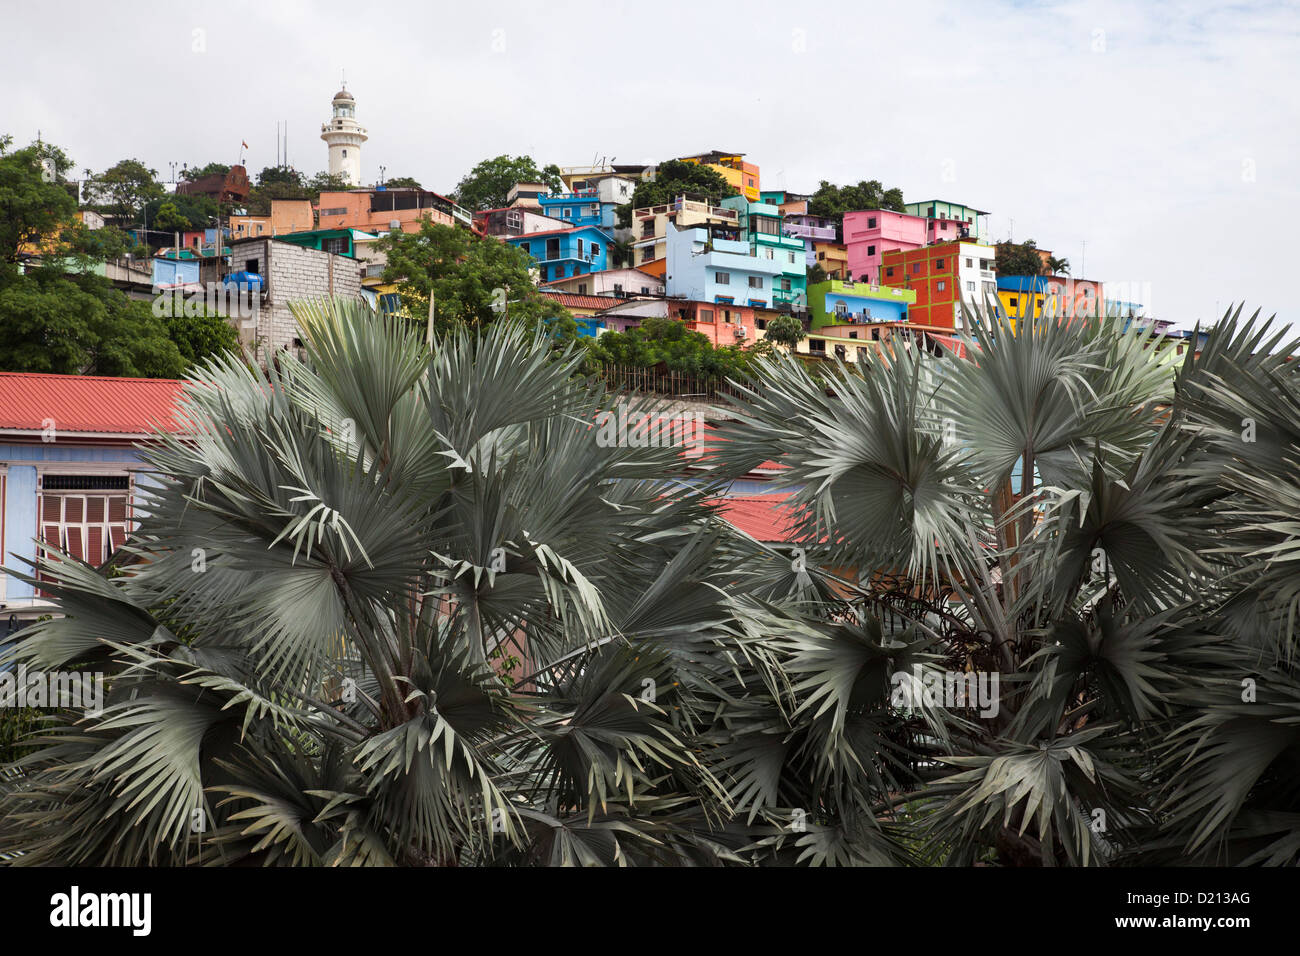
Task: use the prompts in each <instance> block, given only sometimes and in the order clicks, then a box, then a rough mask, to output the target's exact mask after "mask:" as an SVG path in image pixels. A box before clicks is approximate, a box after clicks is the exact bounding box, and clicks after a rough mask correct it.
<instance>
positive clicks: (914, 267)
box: [912, 262, 921, 275]
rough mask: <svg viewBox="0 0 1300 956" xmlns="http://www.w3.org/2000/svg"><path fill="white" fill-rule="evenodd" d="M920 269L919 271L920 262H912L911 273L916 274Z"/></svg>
mask: <svg viewBox="0 0 1300 956" xmlns="http://www.w3.org/2000/svg"><path fill="white" fill-rule="evenodd" d="M920 271H921V263H919V262H913V263H912V275H916V274H917V273H919V272H920Z"/></svg>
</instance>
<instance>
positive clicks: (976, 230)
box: [903, 199, 989, 242]
mask: <svg viewBox="0 0 1300 956" xmlns="http://www.w3.org/2000/svg"><path fill="white" fill-rule="evenodd" d="M903 209H904V210H906V211H907V213H908V214H909V215H912V216H919V217H920V218H922V219H924V220H926V241H927V242H943V241H945V240H949V239H970V240H972V241H974V242H988V216H989V214H988V213H987V212H986V211H985V210H983V209H976V208H975V207H974V206H966V205H963V204H961V203H955V202H948V201H947V200H943V199H927V200H925V201H924V202H909V203H904V204H903Z"/></svg>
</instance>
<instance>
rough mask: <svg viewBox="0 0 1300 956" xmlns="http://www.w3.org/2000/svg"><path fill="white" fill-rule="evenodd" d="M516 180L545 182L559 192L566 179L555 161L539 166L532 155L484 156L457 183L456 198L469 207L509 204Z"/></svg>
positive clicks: (520, 181)
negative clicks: (562, 176) (540, 167)
mask: <svg viewBox="0 0 1300 956" xmlns="http://www.w3.org/2000/svg"><path fill="white" fill-rule="evenodd" d="M516 183H542V184H544V185H545V186H546V187H547V188H548V189H550V190H551V191H552V192H560V191H561V190H562V189H563V188H564V181H563V180H561V179H560V168H559V167H558V166H556V165H555V164H554V163H552V164H550V165H548V166H546V167H544V168H542V169H538V168H537V164H536V162H534V161H533V158H532V157H531V156H506V155H502V156H497V157H494V158H493V159H485V160H483V161H482V162H480V163H478V165H476V166H475V167H474V168H473V169H471V170H470V171H469V172H468V173H467V174H466V175H465V176H464V177H463V178H462V179H461V181H460V182H459V183H457V184H456V192H455V194H454V198H455V200H456V202H458V203H459V204H460V205H462V206H464V207H465V208H466V209H470V210H477V209H499V208H501V207H502V206H504V205H506V203H507V201H508V198H509V193H510V187H511V186H514V185H515V184H516Z"/></svg>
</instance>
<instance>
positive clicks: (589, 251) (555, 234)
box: [505, 226, 612, 282]
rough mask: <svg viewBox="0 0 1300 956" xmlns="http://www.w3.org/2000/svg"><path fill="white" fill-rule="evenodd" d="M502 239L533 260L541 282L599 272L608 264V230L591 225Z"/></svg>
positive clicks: (609, 240)
mask: <svg viewBox="0 0 1300 956" xmlns="http://www.w3.org/2000/svg"><path fill="white" fill-rule="evenodd" d="M505 241H506V242H508V243H510V245H512V246H514V247H515V248H516V249H522V250H524V252H526V253H528V254H529V255H530V256H532V257H533V260H534V261H535V262H536V263H537V269H538V275H539V277H540V280H541V281H542V282H550V281H552V280H553V279H564V278H568V277H569V276H576V275H586V274H587V273H590V272H603V271H604V270H605V269H606V268H607V267H608V259H609V244H610V242H611V241H612V240H611V239H610V237H609V234H608V233H606V232H605V231H604V230H601V229H598V228H597V227H595V226H579V227H577V228H574V229H553V230H551V231H549V232H533V233H529V234H528V235H526V236H507V237H505Z"/></svg>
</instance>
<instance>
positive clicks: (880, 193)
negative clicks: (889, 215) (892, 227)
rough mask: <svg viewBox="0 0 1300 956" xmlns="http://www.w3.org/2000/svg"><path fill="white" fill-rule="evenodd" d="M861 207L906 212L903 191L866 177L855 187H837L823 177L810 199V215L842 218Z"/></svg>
mask: <svg viewBox="0 0 1300 956" xmlns="http://www.w3.org/2000/svg"><path fill="white" fill-rule="evenodd" d="M859 209H891V210H893V211H894V212H903V211H904V209H903V191H902V190H901V189H899V188H898V187H897V186H895V187H893V188H891V189H886V188H885V187H884V186H883V185H882V184H881V182H880V180H878V179H872V180H863V181H861V182H859V183H858V184H857V185H856V186H836V185H834V184H833V183H829V182H827V181H826V180H824V179H823V180H822V181H821V183H820V184H819V185H818V186H817V191H816V192H815V193H813V196H812V198H811V199H810V200H808V214H809V215H810V216H821V217H823V218H825V219H835V220H842V219H843V218H844V214H845V213H846V212H855V211H857V210H859Z"/></svg>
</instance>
